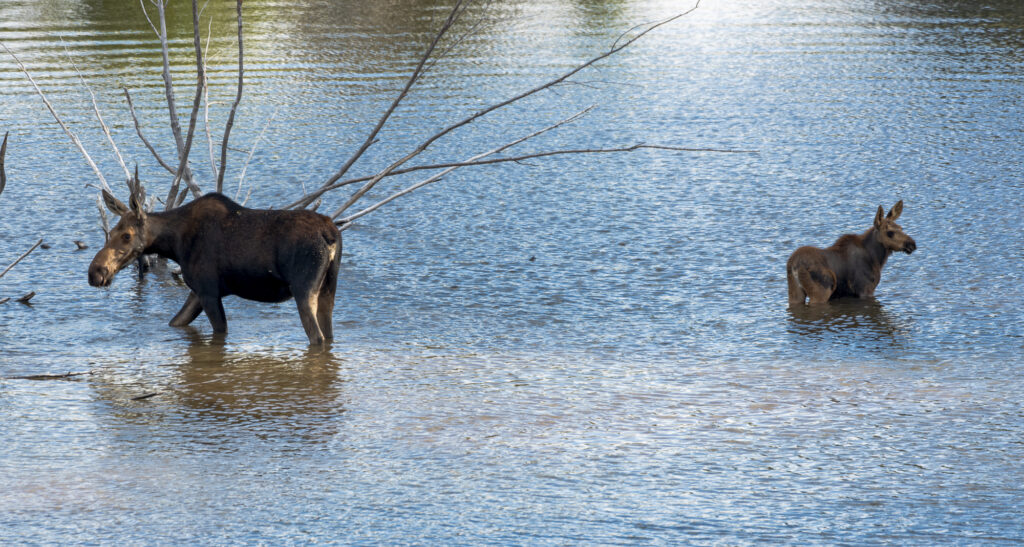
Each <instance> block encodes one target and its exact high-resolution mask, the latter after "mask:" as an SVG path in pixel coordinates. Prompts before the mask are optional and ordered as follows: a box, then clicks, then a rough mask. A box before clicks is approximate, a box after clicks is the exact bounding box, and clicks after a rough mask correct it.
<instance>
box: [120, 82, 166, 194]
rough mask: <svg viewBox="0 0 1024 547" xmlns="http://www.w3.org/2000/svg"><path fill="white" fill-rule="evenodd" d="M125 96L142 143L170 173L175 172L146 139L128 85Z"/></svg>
mask: <svg viewBox="0 0 1024 547" xmlns="http://www.w3.org/2000/svg"><path fill="white" fill-rule="evenodd" d="M124 98H125V99H128V111H129V112H131V114H132V121H133V122H134V123H135V132H136V133H137V134H138V135H139V139H141V140H142V144H144V145H146V148H148V149H149V151H150V152H151V153H152V154H153V157H154V158H156V161H157V163H159V164H160V165H161V166H162V167H163V168H164V169H166V170H167V172H168V173H172V174H173V173H174V172H175V171H174V168H173V167H171V166H170V165H168V164H167V162H166V161H164V159H163V158H161V157H160V154H158V153H157V151H156V149H155V148H153V145H152V144H150V143H149V141H148V140H146V136H145V135H143V134H142V126H141V125H139V118H138V117H136V116H135V105H134V104H132V96H131V94H129V93H128V88H127V87H126V88H124Z"/></svg>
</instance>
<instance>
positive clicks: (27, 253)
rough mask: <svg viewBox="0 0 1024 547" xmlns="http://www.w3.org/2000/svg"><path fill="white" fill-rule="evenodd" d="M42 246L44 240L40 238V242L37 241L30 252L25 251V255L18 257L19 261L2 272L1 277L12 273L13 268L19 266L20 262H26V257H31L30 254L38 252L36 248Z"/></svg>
mask: <svg viewBox="0 0 1024 547" xmlns="http://www.w3.org/2000/svg"><path fill="white" fill-rule="evenodd" d="M42 244H43V240H42V239H41V238H40V240H39V241H37V242H36V244H35V245H33V246H32V248H31V249H29V250H27V251H25V252H24V253H22V255H21V256H19V257H18V260H15V261H14V262H12V263H11V265H10V266H8V267H7V269H5V270H4V271H2V272H0V277H3V276H5V275H7V272H9V271H11V268H13V267H15V266H17V265H18V263H19V262H21V261H22V260H24V259H25V257H26V256H28V255H29V253H31V252H32V251H34V250H36V247H38V246H40V245H42Z"/></svg>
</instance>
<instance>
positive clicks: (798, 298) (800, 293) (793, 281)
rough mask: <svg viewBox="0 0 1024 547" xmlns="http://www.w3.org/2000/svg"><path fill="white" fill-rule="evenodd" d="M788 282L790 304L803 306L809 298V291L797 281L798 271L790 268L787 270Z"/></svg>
mask: <svg viewBox="0 0 1024 547" xmlns="http://www.w3.org/2000/svg"><path fill="white" fill-rule="evenodd" d="M786 284H787V285H788V286H789V305H790V306H802V305H803V304H804V301H805V300H806V299H807V293H806V292H804V289H803V288H802V287H801V286H800V282H799V281H797V278H796V272H795V271H793V270H792V269H789V268H787V271H786Z"/></svg>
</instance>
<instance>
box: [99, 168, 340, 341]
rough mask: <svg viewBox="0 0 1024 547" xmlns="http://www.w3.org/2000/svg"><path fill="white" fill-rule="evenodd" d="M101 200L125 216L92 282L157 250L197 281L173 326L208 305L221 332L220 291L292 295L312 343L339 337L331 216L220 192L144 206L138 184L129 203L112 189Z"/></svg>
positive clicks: (104, 281)
mask: <svg viewBox="0 0 1024 547" xmlns="http://www.w3.org/2000/svg"><path fill="white" fill-rule="evenodd" d="M104 200H105V201H106V204H107V207H108V208H109V209H110V210H111V211H112V212H114V213H115V214H117V215H120V216H121V220H120V222H118V224H117V226H115V227H114V228H113V229H112V230H111V232H110V237H109V238H108V240H107V244H106V245H105V246H104V247H103V248H102V249H101V250H100V251H99V252H98V253H97V254H96V257H95V258H94V259H93V261H92V264H91V265H90V266H89V284H90V285H93V286H97V287H102V286H107V285H109V284H110V282H111V281H112V280H113V277H114V274H116V273H117V272H118V271H119V270H121V269H122V268H124V267H125V266H126V265H127V264H129V263H130V262H131V261H132V260H134V259H135V258H136V257H138V256H139V255H141V254H157V255H159V256H162V257H165V258H168V259H170V260H173V261H175V262H177V263H178V265H179V266H181V274H182V278H183V279H184V281H185V283H186V284H187V285H188V286H189V288H190V289H192V293H191V294H190V295H189V298H188V300H187V301H186V302H185V304H184V306H182V308H181V310H180V311H179V312H178V313H177V314H176V315H175V316H174V318H173V319H172V320H171V323H170V324H171V325H172V326H185V325H188V324H189V323H191V322H192V321H193V320H195V318H196V317H198V316H199V313H200V312H206V316H207V318H208V319H209V320H210V324H211V325H212V326H213V330H214V332H217V333H223V332H227V320H226V318H225V315H224V307H223V304H222V302H221V299H222V298H223V297H225V296H230V295H235V296H240V297H242V298H245V299H248V300H256V301H259V302H283V301H285V300H287V299H288V298H292V297H294V298H295V302H296V306H297V307H298V311H299V317H300V319H301V321H302V326H303V328H304V329H305V331H306V335H307V337H308V338H309V342H310V344H314V345H320V344H323V343H325V342H326V341H329V340H332V339H333V338H334V332H333V325H332V315H333V311H334V297H335V292H336V288H337V281H338V267H339V262H340V259H341V233H340V232H339V231H338V228H337V227H336V226H335V225H334V223H333V222H331V220H330V219H329V218H327V217H325V216H323V215H320V214H317V213H314V212H312V211H303V210H299V211H290V210H285V211H274V210H257V209H247V208H245V207H242V206H241V205H239V204H237V203H235V202H234V201H232V200H230V199H228V198H227V197H225V196H223V195H221V194H216V193H211V194H207V195H205V196H203V197H201V198H198V199H196V200H194V201H192V202H191V203H188V204H186V205H184V206H182V207H179V208H177V209H172V210H170V211H166V212H163V213H147V212H145V211H144V209H143V207H142V195H141V187H139V186H136V187H135V188H133V191H132V199H131V202H130V203H131V206H130V207H127V206H125V205H124V204H123V203H121V202H120V201H118V200H117V199H116V198H114V197H113V196H112V195H110V194H109V193H108V192H104Z"/></svg>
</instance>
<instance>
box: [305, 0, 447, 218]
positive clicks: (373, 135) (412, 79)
mask: <svg viewBox="0 0 1024 547" xmlns="http://www.w3.org/2000/svg"><path fill="white" fill-rule="evenodd" d="M462 10H463V8H462V0H459V1H457V2H456V3H455V6H454V7H453V8H452V10H451V12H449V13H448V18H447V19H445V22H444V24H443V25H441V29H440V30H438V32H437V34H436V35H434V40H433V41H432V42H431V43H430V46H428V47H427V50H426V51H425V52H424V53H423V55H422V56H421V57H420V60H419V63H418V64H417V65H416V68H415V69H414V70H413V71H412V74H410V75H409V78H408V79H407V80H406V82H405V87H403V88H402V91H401V92H400V93H399V94H398V96H397V97H395V100H394V101H392V102H391V106H389V107H388V109H387V110H386V111H384V114H383V115H381V117H380V120H378V121H377V125H375V126H374V128H373V130H372V131H370V134H369V135H367V137H366V140H365V141H363V144H362V146H360V147H359V149H358V150H356V152H355V153H354V154H352V157H350V158H349V159H348V161H346V162H345V164H344V165H342V166H341V169H338V171H337V172H336V173H335V174H334V175H333V176H331V178H330V179H328V180H327V182H325V183H323V184H322V185H321V187H320V189H318V190H316V191H314V192H313V193H311V194H308V195H306V196H304V197H303V198H302V199H301V200H299V201H298V202H296V204H294V205H291V206H289V207H288V208H291V207H305V206H307V205H309V204H310V203H312V202H313V201H314V200H316V199H317V198H318V197H320V196H321V195H322V194H323V193H324V192H326V191H327V190H325V189H326V188H327V187H329V186H330V185H331V184H334V183H335V182H337V181H338V179H340V178H341V177H343V176H344V175H345V173H347V172H348V170H349V168H350V167H352V165H353V164H355V162H356V161H357V160H358V159H359V158H360V157H362V155H363V153H364V152H366V150H367V149H368V148H369V147H370V146H371V145H372V144H373V143H375V142H377V134H378V133H380V130H381V128H383V127H384V124H385V123H387V121H388V119H390V118H391V115H392V114H393V113H394V112H395V110H396V109H397V108H398V105H399V104H400V103H401V102H402V100H403V99H405V97H406V95H408V94H409V90H410V89H411V88H412V86H413V84H415V83H416V81H417V80H419V78H420V76H421V75H422V73H423V67H424V65H425V64H426V63H427V61H428V60H429V59H430V57H431V55H432V54H433V52H434V49H435V48H436V47H437V44H438V42H440V41H441V38H443V37H444V35H445V34H446V33H447V32H448V31H449V30H450V29H451V27H452V25H453V24H454V23H455V21H456V19H457V18H458V16H459V14H460V13H461V12H462ZM384 176H386V175H384ZM360 195H361V194H360Z"/></svg>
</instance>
